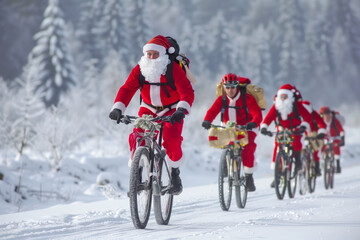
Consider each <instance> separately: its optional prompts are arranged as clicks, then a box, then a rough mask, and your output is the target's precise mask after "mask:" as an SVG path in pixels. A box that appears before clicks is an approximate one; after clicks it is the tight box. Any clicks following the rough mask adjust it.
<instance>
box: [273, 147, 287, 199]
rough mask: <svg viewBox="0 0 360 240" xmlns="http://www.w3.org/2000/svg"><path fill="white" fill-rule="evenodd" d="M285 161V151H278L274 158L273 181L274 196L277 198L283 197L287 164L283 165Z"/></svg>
mask: <svg viewBox="0 0 360 240" xmlns="http://www.w3.org/2000/svg"><path fill="white" fill-rule="evenodd" d="M285 163H286V161H285V153H284V152H278V153H277V155H276V159H275V169H274V178H275V179H274V183H275V192H276V196H277V198H278V199H279V200H282V199H283V198H284V195H285V190H286V184H287V180H286V175H287V166H285Z"/></svg>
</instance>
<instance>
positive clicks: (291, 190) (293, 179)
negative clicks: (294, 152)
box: [287, 156, 298, 198]
mask: <svg viewBox="0 0 360 240" xmlns="http://www.w3.org/2000/svg"><path fill="white" fill-rule="evenodd" d="M288 174H289V176H288V177H287V180H288V183H287V189H288V195H289V198H294V197H295V193H296V184H297V176H298V173H297V172H296V171H295V158H294V157H293V156H291V157H289V166H288Z"/></svg>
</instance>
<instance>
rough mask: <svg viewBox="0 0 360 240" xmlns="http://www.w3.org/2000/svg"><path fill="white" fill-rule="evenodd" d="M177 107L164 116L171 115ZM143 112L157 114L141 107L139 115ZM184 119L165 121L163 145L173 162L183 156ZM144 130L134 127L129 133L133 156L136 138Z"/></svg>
mask: <svg viewBox="0 0 360 240" xmlns="http://www.w3.org/2000/svg"><path fill="white" fill-rule="evenodd" d="M173 112H175V109H172V110H170V111H168V112H167V113H165V114H164V116H169V115H171V114H172V113H173ZM143 114H147V115H152V116H154V117H155V116H156V115H155V114H154V113H153V112H151V111H150V110H149V109H147V108H144V107H141V108H140V110H139V113H138V115H139V116H140V117H141V116H142V115H143ZM183 123H184V122H183V120H182V121H181V123H179V122H175V123H174V125H171V123H170V122H164V123H163V142H162V145H163V147H164V148H165V149H166V154H167V156H168V157H169V158H170V160H172V161H173V162H177V161H179V160H180V159H181V157H182V150H181V144H182V140H183V137H182V136H181V133H182V129H183ZM143 131H144V130H142V129H140V128H134V129H133V132H132V133H131V134H130V135H129V146H130V152H131V158H132V155H133V153H134V152H135V149H136V139H137V138H138V137H140V136H141V133H142V132H143Z"/></svg>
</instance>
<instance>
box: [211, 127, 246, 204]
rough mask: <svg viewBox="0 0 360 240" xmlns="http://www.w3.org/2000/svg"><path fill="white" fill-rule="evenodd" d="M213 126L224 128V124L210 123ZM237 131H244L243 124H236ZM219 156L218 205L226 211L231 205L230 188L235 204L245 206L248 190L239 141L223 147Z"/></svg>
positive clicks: (241, 147)
mask: <svg viewBox="0 0 360 240" xmlns="http://www.w3.org/2000/svg"><path fill="white" fill-rule="evenodd" d="M211 127H213V128H226V127H224V126H217V125H211ZM236 127H237V129H238V131H240V132H241V131H246V130H245V126H240V125H237V126H236ZM223 148H224V150H223V152H222V154H221V157H220V162H219V174H218V188H219V201H220V207H221V209H222V210H224V211H228V210H229V208H230V205H231V197H232V188H233V187H234V189H235V198H236V205H237V207H238V208H245V205H246V201H247V194H248V191H247V189H246V179H245V172H244V165H243V162H242V157H241V153H242V150H243V146H242V145H241V144H240V143H239V141H234V142H232V143H231V144H228V145H226V146H224V147H223Z"/></svg>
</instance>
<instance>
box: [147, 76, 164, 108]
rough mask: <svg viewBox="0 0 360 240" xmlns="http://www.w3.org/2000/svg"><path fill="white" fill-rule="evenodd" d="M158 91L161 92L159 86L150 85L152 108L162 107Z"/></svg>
mask: <svg viewBox="0 0 360 240" xmlns="http://www.w3.org/2000/svg"><path fill="white" fill-rule="evenodd" d="M159 82H160V78H159ZM160 90H161V87H160V86H156V85H150V101H151V105H153V106H162V105H163V104H162V102H161V96H160Z"/></svg>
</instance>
